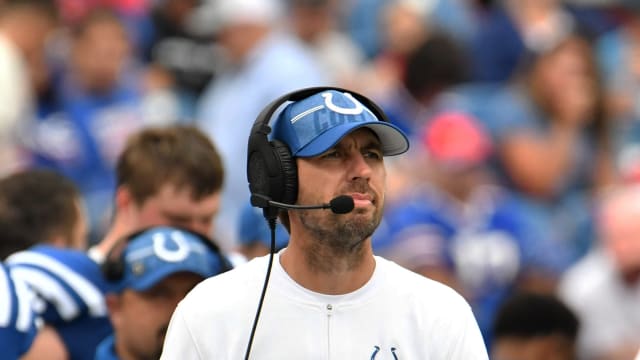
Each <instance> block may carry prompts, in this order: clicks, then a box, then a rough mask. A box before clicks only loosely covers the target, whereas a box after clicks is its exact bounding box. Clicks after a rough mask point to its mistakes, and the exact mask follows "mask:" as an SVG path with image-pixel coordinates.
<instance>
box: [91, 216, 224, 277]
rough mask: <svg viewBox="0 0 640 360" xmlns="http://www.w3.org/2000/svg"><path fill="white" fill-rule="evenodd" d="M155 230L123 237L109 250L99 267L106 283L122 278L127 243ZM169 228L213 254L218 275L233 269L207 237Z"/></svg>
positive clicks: (151, 229) (189, 231)
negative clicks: (190, 236) (185, 234)
mask: <svg viewBox="0 0 640 360" xmlns="http://www.w3.org/2000/svg"><path fill="white" fill-rule="evenodd" d="M156 228H157V227H149V228H145V229H142V230H139V231H136V232H134V233H132V234H129V235H127V236H124V237H122V238H120V239H118V240H117V241H116V243H115V244H114V245H113V247H111V249H109V252H108V253H107V255H106V257H105V260H104V263H103V264H102V266H101V269H102V274H103V276H104V277H105V279H106V280H107V281H109V282H114V283H115V282H118V281H121V280H122V279H123V278H124V270H125V267H126V264H125V258H124V252H125V249H126V247H127V245H128V244H129V242H131V241H132V240H133V239H135V238H137V237H138V236H140V235H142V234H143V233H145V232H147V231H154V230H155V229H156ZM171 228H175V229H176V230H178V231H183V232H186V233H188V234H190V235H192V236H194V237H195V238H196V239H198V240H199V241H200V243H202V244H203V245H204V246H206V247H207V249H209V250H210V251H211V252H213V253H214V254H215V256H216V257H217V258H218V262H219V263H220V272H219V273H220V274H221V273H223V272H226V271H229V270H231V269H233V265H231V263H230V262H229V259H227V257H226V256H224V255H223V254H222V252H221V251H220V248H219V247H218V245H217V244H216V243H215V242H213V240H211V239H209V238H208V237H207V236H205V235H202V234H200V233H197V232H194V231H191V230H187V229H184V228H180V227H175V226H171Z"/></svg>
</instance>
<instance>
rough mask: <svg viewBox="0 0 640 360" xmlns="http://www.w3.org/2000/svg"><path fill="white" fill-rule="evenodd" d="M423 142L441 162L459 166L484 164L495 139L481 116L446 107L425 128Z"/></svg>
mask: <svg viewBox="0 0 640 360" xmlns="http://www.w3.org/2000/svg"><path fill="white" fill-rule="evenodd" d="M422 145H423V147H424V149H425V150H426V151H427V153H428V154H429V156H430V157H431V159H433V160H434V161H435V162H437V163H441V164H448V165H452V166H456V167H467V166H474V165H478V164H481V163H482V162H484V161H485V160H486V159H487V158H488V156H489V155H490V153H491V148H492V146H491V140H490V139H489V135H488V134H487V133H486V131H485V130H484V128H483V127H482V126H481V124H480V122H479V120H478V119H476V118H475V117H474V116H473V115H471V114H469V113H466V112H463V111H445V112H442V113H440V114H438V115H436V116H435V117H433V118H432V119H430V120H429V121H428V122H427V123H426V124H425V126H424V128H423V131H422Z"/></svg>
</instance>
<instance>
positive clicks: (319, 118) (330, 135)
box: [272, 90, 409, 157]
mask: <svg viewBox="0 0 640 360" xmlns="http://www.w3.org/2000/svg"><path fill="white" fill-rule="evenodd" d="M365 127H366V128H369V129H371V130H372V131H373V132H374V133H375V134H376V135H377V136H378V139H379V140H380V143H381V144H382V153H383V155H385V156H392V155H399V154H402V153H404V152H406V151H407V150H408V149H409V140H408V139H407V136H406V135H405V134H404V133H403V132H402V130H400V129H399V128H398V127H397V126H395V125H393V124H391V123H389V122H386V121H381V120H380V119H378V118H377V117H376V115H374V113H373V112H372V111H371V110H370V109H368V108H367V107H366V106H364V105H363V104H362V103H361V102H360V101H358V100H357V99H356V98H355V97H353V95H351V94H350V93H348V92H340V91H337V90H326V91H321V92H318V93H316V94H314V95H311V96H309V97H307V98H305V99H302V100H300V101H296V102H292V103H290V104H289V105H287V106H286V107H285V108H284V110H283V111H282V112H280V115H278V118H277V119H276V123H275V125H274V131H273V135H272V138H273V139H276V140H280V141H282V142H284V143H286V144H287V145H288V146H289V149H290V150H291V154H292V155H293V156H295V157H312V156H317V155H320V154H322V153H323V152H325V151H327V150H328V149H330V148H331V147H333V146H335V145H336V144H337V143H338V142H339V141H340V140H341V139H342V138H343V137H344V136H345V135H347V134H349V133H351V132H353V131H354V130H356V129H359V128H365Z"/></svg>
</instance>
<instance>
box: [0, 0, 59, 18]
mask: <svg viewBox="0 0 640 360" xmlns="http://www.w3.org/2000/svg"><path fill="white" fill-rule="evenodd" d="M22 9H29V10H33V11H36V12H38V13H39V14H42V15H44V16H45V17H47V18H49V19H51V20H53V21H57V20H58V18H59V16H60V12H59V11H58V6H57V4H56V1H55V0H4V1H0V14H7V13H10V12H12V11H14V10H22Z"/></svg>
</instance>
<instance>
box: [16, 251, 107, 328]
mask: <svg viewBox="0 0 640 360" xmlns="http://www.w3.org/2000/svg"><path fill="white" fill-rule="evenodd" d="M7 263H8V264H10V265H17V264H21V265H32V266H35V267H39V268H42V269H46V270H48V271H49V272H52V273H54V274H55V275H57V276H58V277H60V278H61V279H63V280H64V281H65V282H66V284H67V285H68V286H69V287H71V288H72V289H73V290H74V291H75V292H76V293H77V294H78V296H80V298H81V299H82V301H83V302H84V303H85V304H86V305H87V307H88V308H89V313H90V314H91V315H93V316H106V315H107V306H106V304H105V300H104V296H103V295H102V292H101V291H100V290H99V289H98V288H97V287H96V286H94V285H93V284H92V283H91V282H90V281H88V280H87V279H86V278H84V277H83V276H81V275H80V274H78V273H76V272H74V271H73V270H71V269H70V268H69V267H67V266H66V265H64V264H62V263H60V262H58V261H56V260H55V259H52V258H50V257H48V256H45V255H42V254H39V253H36V252H32V251H22V252H19V253H16V254H13V255H11V256H10V257H9V258H8V259H7ZM14 269H15V268H14ZM12 271H13V270H12ZM44 274H45V275H46V272H44ZM54 281H55V280H54ZM27 283H30V281H28V280H27ZM59 295H60V297H62V298H64V295H63V294H59ZM67 296H69V295H68V294H67ZM60 315H61V316H62V313H61V314H60Z"/></svg>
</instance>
